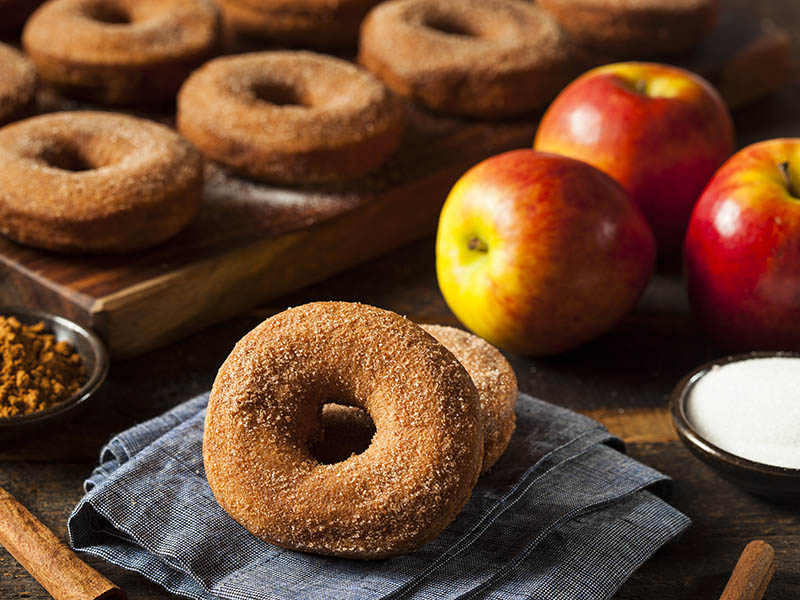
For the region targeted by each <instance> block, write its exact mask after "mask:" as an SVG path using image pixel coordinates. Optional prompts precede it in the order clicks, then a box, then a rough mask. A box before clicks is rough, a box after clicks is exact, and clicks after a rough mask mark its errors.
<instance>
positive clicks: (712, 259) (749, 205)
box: [684, 139, 800, 351]
mask: <svg viewBox="0 0 800 600" xmlns="http://www.w3.org/2000/svg"><path fill="white" fill-rule="evenodd" d="M781 163H788V171H789V178H790V180H791V181H792V182H793V184H794V185H797V186H798V187H800V139H776V140H769V141H766V142H759V143H757V144H753V145H751V146H748V147H746V148H744V149H742V150H740V151H739V152H738V153H737V154H735V155H734V156H733V157H731V158H730V159H729V160H728V161H727V162H726V163H725V164H724V165H723V166H722V168H720V170H719V171H718V172H717V174H716V175H715V176H714V178H713V179H712V180H711V182H710V183H709V184H708V187H707V188H706V190H705V191H704V192H703V195H702V196H701V198H700V199H699V200H698V202H697V205H696V206H695V209H694V212H693V214H692V218H691V221H690V223H689V230H688V232H687V235H686V245H685V249H684V260H685V270H686V279H687V287H688V291H689V299H690V301H691V305H692V309H693V311H694V314H695V317H696V318H697V320H698V322H699V323H700V324H701V325H702V326H703V327H704V329H705V330H706V331H707V332H708V334H709V335H710V336H711V338H712V339H713V340H714V341H715V342H716V343H717V344H718V345H719V346H721V347H722V348H724V349H726V350H730V351H749V350H795V351H800V198H798V197H797V196H796V194H797V188H794V190H793V191H794V194H793V193H791V192H790V190H789V188H788V184H787V182H786V180H785V179H784V176H783V174H782V173H781V170H780V166H779V165H780V164H781Z"/></svg>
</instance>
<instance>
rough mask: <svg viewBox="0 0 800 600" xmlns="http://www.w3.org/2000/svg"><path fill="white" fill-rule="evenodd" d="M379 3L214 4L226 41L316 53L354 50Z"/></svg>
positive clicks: (221, 0)
mask: <svg viewBox="0 0 800 600" xmlns="http://www.w3.org/2000/svg"><path fill="white" fill-rule="evenodd" d="M379 1H380V0H336V1H333V2H331V1H320V0H305V1H304V2H288V1H286V0H262V1H260V2H259V1H248V0H217V4H218V5H219V7H220V9H221V10H222V16H223V22H224V24H225V29H226V32H227V37H228V38H233V39H236V38H239V37H243V38H246V39H251V40H258V41H260V42H264V43H268V44H274V45H276V46H289V47H294V48H312V49H316V50H341V49H347V48H355V46H356V44H357V43H358V31H359V28H360V27H361V21H363V20H364V17H365V16H366V14H367V12H368V11H369V9H370V8H372V7H373V6H374V5H375V4H377V3H378V2H379Z"/></svg>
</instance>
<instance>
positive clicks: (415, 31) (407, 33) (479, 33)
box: [358, 0, 579, 117]
mask: <svg viewBox="0 0 800 600" xmlns="http://www.w3.org/2000/svg"><path fill="white" fill-rule="evenodd" d="M358 60H359V62H360V63H361V64H362V65H364V66H365V67H366V68H367V69H369V70H370V71H372V72H373V73H375V74H376V75H377V76H378V77H380V78H381V79H382V80H383V81H384V82H386V84H387V85H388V86H389V87H390V88H392V89H393V90H395V91H396V92H397V93H399V94H401V95H403V96H407V97H409V98H412V99H414V100H415V101H417V102H420V103H422V104H424V105H425V106H427V107H428V108H430V109H432V110H435V111H441V112H444V113H451V114H458V115H470V116H478V117H500V116H505V115H513V114H519V113H524V112H526V111H530V110H533V109H535V108H538V107H541V106H543V105H544V104H545V103H546V102H548V101H549V100H551V99H552V98H553V97H554V96H555V95H556V93H558V91H559V90H560V89H561V88H562V87H563V86H564V84H566V83H567V82H568V81H569V80H570V79H571V78H572V77H573V76H574V75H575V74H576V69H578V68H579V65H577V64H576V61H577V58H576V55H575V49H574V47H573V45H572V43H571V42H570V40H569V38H568V36H567V35H566V34H565V32H564V31H563V30H562V29H561V27H560V26H559V25H558V23H557V22H556V21H555V19H554V18H553V17H552V16H551V15H550V14H549V13H547V12H546V11H543V10H541V9H540V8H539V7H538V6H536V5H533V4H530V3H527V2H523V1H521V0H462V1H459V2H452V1H450V0H391V1H389V2H384V3H382V4H379V5H378V6H377V7H375V8H374V9H373V10H372V11H370V13H369V15H367V18H366V19H365V20H364V23H363V25H362V27H361V41H360V47H359V55H358Z"/></svg>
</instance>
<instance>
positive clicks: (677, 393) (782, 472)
mask: <svg viewBox="0 0 800 600" xmlns="http://www.w3.org/2000/svg"><path fill="white" fill-rule="evenodd" d="M759 358H800V352H790V351H755V352H745V353H741V354H730V355H728V356H723V357H720V358H715V359H713V360H710V361H708V362H706V363H703V364H702V365H700V366H699V367H697V368H695V369H694V370H692V371H691V372H690V373H688V374H687V375H685V376H684V377H683V378H682V379H681V380H680V381H679V382H678V383H677V385H676V386H675V388H674V389H673V390H672V393H671V394H670V397H669V411H670V413H671V415H672V424H673V426H674V427H675V429H676V430H677V432H678V434H679V435H680V437H681V438H683V440H684V442H685V443H687V444H691V445H692V446H694V447H695V448H696V449H698V450H699V451H701V452H702V453H703V454H704V455H707V456H712V457H714V458H716V459H719V460H722V461H723V462H725V463H727V464H728V465H730V466H732V467H734V468H737V469H744V470H747V471H750V472H752V473H753V474H758V475H769V476H771V477H777V478H780V479H784V480H786V479H789V480H792V479H800V468H797V469H795V468H792V467H780V466H778V465H769V464H767V463H762V462H758V461H755V460H751V459H749V458H745V457H743V456H739V455H738V454H733V453H732V452H729V451H728V450H724V449H723V448H720V447H719V446H717V445H716V444H714V443H713V442H710V441H709V440H708V439H706V438H705V437H703V436H702V435H701V434H700V433H699V432H698V431H697V430H696V429H695V428H694V426H693V425H692V422H691V421H690V420H689V418H688V417H687V416H686V410H685V409H686V399H687V398H688V396H689V392H690V391H691V389H692V388H693V387H694V385H695V384H696V383H697V381H698V380H699V379H701V378H702V377H703V376H704V375H705V374H706V373H708V372H709V371H710V370H711V369H712V368H714V367H718V366H724V365H728V364H731V363H735V362H742V361H745V360H752V359H759Z"/></svg>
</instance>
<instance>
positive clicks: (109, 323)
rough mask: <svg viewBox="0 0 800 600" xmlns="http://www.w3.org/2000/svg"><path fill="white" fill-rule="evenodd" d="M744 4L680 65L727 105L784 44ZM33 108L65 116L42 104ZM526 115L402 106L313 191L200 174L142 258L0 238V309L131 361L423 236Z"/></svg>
mask: <svg viewBox="0 0 800 600" xmlns="http://www.w3.org/2000/svg"><path fill="white" fill-rule="evenodd" d="M745 6H747V3H746V2H743V1H741V0H734V1H733V2H729V3H728V4H727V5H726V7H727V8H726V12H725V14H724V15H723V19H722V20H721V24H720V26H719V28H718V30H717V31H716V32H715V33H714V35H712V36H711V37H710V38H709V39H708V40H707V41H706V42H704V44H703V45H702V46H701V48H699V49H698V52H697V53H696V54H695V55H694V56H693V57H689V58H688V59H687V61H684V63H683V64H686V65H688V66H690V67H692V68H695V69H696V70H698V71H699V72H701V73H703V74H705V75H706V76H708V77H711V78H712V79H715V80H716V81H717V82H718V83H720V85H721V86H723V88H725V86H728V87H731V89H733V91H734V92H737V91H738V94H739V95H736V94H732V95H731V96H730V99H731V102H732V103H733V104H741V103H742V102H743V99H742V90H744V91H746V92H747V94H746V96H747V97H746V98H745V100H747V101H749V100H752V99H753V98H754V97H755V96H757V95H758V94H754V90H759V89H761V90H762V91H761V92H759V93H763V91H768V88H770V86H771V87H774V85H775V81H777V77H782V72H781V69H784V70H785V64H784V65H783V66H781V65H780V64H779V63H780V60H783V61H784V63H785V60H786V55H787V53H786V47H787V46H788V41H787V40H786V39H785V36H784V37H781V34H777V37H776V34H775V32H774V31H769V26H768V25H764V24H763V23H760V22H758V21H757V20H756V19H753V18H752V15H751V13H748V12H746V11H745V10H744V9H743V8H742V7H745ZM765 53H766V54H765ZM765 56H766V57H768V58H769V61H768V62H769V63H770V64H771V66H772V68H771V69H769V70H765V69H763V68H761V66H760V65H761V64H763V61H764V60H765ZM781 57H783V58H782V59H781ZM748 61H749V62H748ZM749 64H754V65H756V68H748V65H749ZM731 65H733V66H731ZM742 65H743V66H742ZM765 73H768V74H769V78H768V79H765V77H766V76H765V75H764V74H765ZM759 77H760V78H761V80H759ZM731 82H733V83H731ZM40 104H41V105H42V106H43V107H44V110H54V109H63V108H75V107H78V106H77V105H73V106H71V105H70V104H69V103H64V102H63V101H61V100H58V99H53V98H52V97H47V96H46V97H44V98H43V99H42V102H40ZM537 117H538V115H534V116H532V117H529V118H528V119H526V120H513V121H502V122H497V123H485V122H479V121H474V122H472V121H459V120H455V119H447V118H442V117H435V116H432V115H430V114H427V113H425V112H423V111H420V110H417V109H415V108H413V107H410V106H409V108H408V125H409V126H408V131H407V133H406V136H405V140H404V142H403V144H402V147H401V148H400V150H399V151H398V152H397V153H396V154H395V155H394V156H393V157H392V158H391V159H390V160H389V162H388V163H387V164H386V165H384V166H383V167H382V168H380V169H379V170H378V171H377V172H375V173H373V174H371V175H369V176H368V177H366V178H364V179H360V180H358V181H354V182H350V183H347V184H342V185H337V186H328V187H324V188H292V189H289V188H277V187H271V186H267V185H264V184H259V183H254V182H249V181H245V180H242V179H237V178H235V177H232V176H230V175H229V174H227V173H226V172H225V171H224V170H222V169H220V168H218V167H214V166H209V167H208V168H207V172H206V192H205V200H204V203H203V207H202V210H201V213H200V215H199V218H198V219H197V221H196V222H195V223H194V224H193V225H192V226H191V227H190V228H189V229H188V230H186V231H184V232H182V233H181V234H180V235H178V236H177V237H176V238H175V239H173V240H171V241H169V242H168V243H166V244H164V245H162V246H160V247H158V248H155V249H152V250H149V251H145V252H140V253H136V254H130V255H124V256H123V255H120V256H97V257H91V256H61V255H57V254H53V253H49V252H44V251H39V250H35V249H31V248H25V247H23V246H19V245H17V244H14V243H12V242H10V241H8V240H6V239H4V238H2V237H0V304H3V305H6V306H11V305H24V306H28V307H36V308H41V309H44V310H48V311H52V312H55V313H58V314H63V315H66V316H68V317H70V318H72V319H74V320H76V321H78V322H80V323H82V324H84V325H86V326H89V327H91V328H93V329H95V330H96V331H97V332H98V333H99V334H100V335H101V337H103V339H104V340H105V341H106V343H107V344H108V346H109V348H110V351H111V354H112V356H113V357H115V358H120V357H128V356H134V355H137V354H140V353H142V352H145V351H147V350H149V349H152V348H155V347H157V346H159V345H162V344H165V343H167V342H169V341H172V340H175V339H177V338H179V337H181V336H183V335H186V334H188V333H190V332H191V331H194V330H196V329H199V328H201V327H203V326H206V325H209V324H211V323H214V322H216V321H219V320H221V319H224V318H226V317H228V316H230V315H233V314H235V313H237V312H241V311H243V310H246V309H248V308H250V307H253V306H256V305H258V304H261V303H263V302H265V301H267V300H269V299H270V298H274V297H276V296H279V295H281V294H284V293H287V292H289V291H292V290H294V289H297V288H300V287H302V286H305V285H307V284H310V283H312V282H314V281H318V280H321V279H323V278H325V277H328V276H329V275H332V274H333V273H335V272H337V271H341V270H343V269H346V268H347V267H350V266H353V265H355V264H357V263H359V262H362V261H365V260H367V259H369V258H371V257H373V256H376V255H378V254H380V253H382V252H385V251H387V250H389V249H391V248H394V247H397V246H399V245H402V244H404V243H407V242H410V241H412V240H414V239H416V238H419V237H421V236H423V235H426V234H430V233H432V232H433V231H434V230H435V225H436V222H437V219H438V215H439V210H440V208H441V205H442V202H443V201H444V198H445V197H446V195H447V192H448V190H449V189H450V187H451V186H452V185H453V183H454V182H455V181H456V180H457V179H458V177H459V176H460V175H461V174H462V173H463V172H464V171H465V170H466V169H467V168H469V167H470V166H472V165H473V164H475V163H477V162H479V161H480V160H482V159H483V158H486V157H488V156H490V155H492V154H496V153H499V152H501V151H504V150H509V149H512V148H518V147H530V145H531V143H532V141H533V137H534V133H535V130H536V122H537V120H538V119H537Z"/></svg>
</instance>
